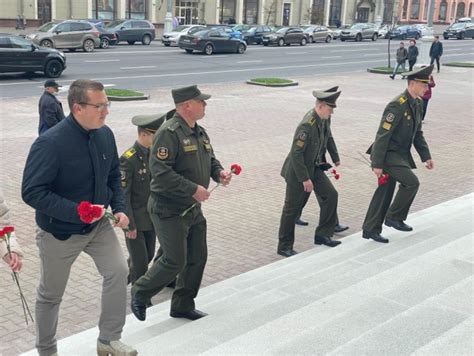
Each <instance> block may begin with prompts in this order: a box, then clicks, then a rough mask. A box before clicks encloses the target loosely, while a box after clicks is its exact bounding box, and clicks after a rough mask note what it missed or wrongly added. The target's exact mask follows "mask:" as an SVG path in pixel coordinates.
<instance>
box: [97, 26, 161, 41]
mask: <svg viewBox="0 0 474 356" xmlns="http://www.w3.org/2000/svg"><path fill="white" fill-rule="evenodd" d="M105 29H106V30H109V31H110V32H114V33H115V34H116V35H117V43H119V42H121V41H126V42H128V44H130V45H132V44H134V43H135V42H141V43H142V44H144V45H149V44H150V43H151V41H153V40H154V39H155V26H154V25H153V24H152V23H151V22H150V21H147V20H115V21H112V22H111V23H109V24H108V25H106V26H105Z"/></svg>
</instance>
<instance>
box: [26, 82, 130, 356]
mask: <svg viewBox="0 0 474 356" xmlns="http://www.w3.org/2000/svg"><path fill="white" fill-rule="evenodd" d="M68 102H69V108H70V110H71V114H70V115H69V116H68V117H67V118H66V119H64V120H62V121H61V122H60V123H59V124H57V125H56V126H54V127H53V128H52V129H50V130H48V131H47V132H45V133H44V134H42V135H40V136H39V137H38V138H37V139H36V141H35V142H34V143H33V145H32V146H31V150H30V153H29V155H28V158H27V161H26V165H25V170H24V173H23V184H22V197H23V200H24V201H25V203H27V204H28V205H30V206H31V207H32V208H34V209H35V210H36V223H37V225H38V227H39V229H38V235H37V237H36V241H37V245H38V249H39V256H40V262H41V269H40V270H41V272H40V281H39V286H38V289H37V296H36V348H37V349H38V353H39V355H40V356H43V355H53V354H55V353H57V341H56V336H55V335H56V328H57V325H58V315H59V306H60V303H61V299H62V296H63V294H64V290H65V288H66V284H67V280H68V278H69V271H70V270H71V266H72V264H73V263H74V261H75V260H76V258H77V257H78V256H79V254H81V252H85V253H87V254H88V255H90V256H91V257H92V259H93V260H94V263H95V265H96V266H97V269H98V270H99V273H100V274H101V275H102V277H103V289H102V312H101V316H100V320H99V339H98V341H97V353H98V354H104V355H105V354H111V355H117V354H120V355H124V356H136V355H137V352H136V350H134V349H133V348H132V347H130V346H127V345H125V344H123V343H122V342H120V340H119V339H120V337H121V333H122V328H123V326H124V324H125V312H126V299H127V296H126V294H127V284H126V283H127V273H128V268H127V263H126V261H125V257H124V255H123V252H122V248H121V246H120V244H119V242H118V240H117V236H116V235H115V232H114V229H113V227H112V225H111V224H110V222H109V220H108V219H106V218H103V217H104V214H105V210H106V209H107V208H108V207H111V209H112V212H113V214H114V217H115V226H117V227H120V228H126V227H127V226H128V222H129V221H128V218H127V216H126V215H125V213H124V212H125V209H126V208H125V202H124V197H123V193H122V189H121V187H120V169H119V158H118V155H117V148H116V144H115V138H114V135H113V133H112V131H111V130H110V128H108V127H107V126H105V118H106V116H107V115H108V113H109V111H108V107H109V102H108V101H107V96H106V94H105V91H104V86H103V85H102V84H101V83H98V82H95V81H91V80H76V81H75V82H73V83H72V84H71V86H70V88H69V95H68ZM82 201H87V202H90V203H92V204H94V206H95V207H96V208H98V209H100V212H101V215H100V217H97V218H94V219H93V220H92V221H91V222H90V223H85V222H83V221H82V220H81V219H80V217H79V214H78V206H79V203H80V202H82Z"/></svg>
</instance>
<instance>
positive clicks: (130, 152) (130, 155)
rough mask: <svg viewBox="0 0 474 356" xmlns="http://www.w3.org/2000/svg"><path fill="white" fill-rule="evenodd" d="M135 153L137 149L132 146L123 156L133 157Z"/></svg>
mask: <svg viewBox="0 0 474 356" xmlns="http://www.w3.org/2000/svg"><path fill="white" fill-rule="evenodd" d="M135 153H137V151H135V149H134V148H133V147H132V148H130V149H129V150H128V151H125V153H124V154H123V155H122V157H124V158H126V159H129V158H130V157H132V156H133V155H134V154H135Z"/></svg>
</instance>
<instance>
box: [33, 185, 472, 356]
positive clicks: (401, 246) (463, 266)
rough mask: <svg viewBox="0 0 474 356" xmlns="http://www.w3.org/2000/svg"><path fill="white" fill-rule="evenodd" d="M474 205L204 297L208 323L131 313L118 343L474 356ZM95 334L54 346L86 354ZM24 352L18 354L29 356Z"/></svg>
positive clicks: (432, 211) (143, 350)
mask: <svg viewBox="0 0 474 356" xmlns="http://www.w3.org/2000/svg"><path fill="white" fill-rule="evenodd" d="M473 199H474V194H469V195H466V196H463V197H460V198H457V199H454V200H452V201H449V202H446V203H443V204H440V205H437V206H434V207H431V208H429V209H426V210H423V211H420V212H417V213H415V214H412V215H410V217H409V218H408V220H407V223H408V224H410V225H412V226H413V227H414V231H413V232H409V233H403V232H398V231H396V230H393V229H390V228H385V231H384V236H385V237H387V238H389V239H390V243H389V244H379V243H376V242H374V241H368V240H365V239H362V238H361V233H360V232H359V233H356V234H354V235H352V236H350V237H347V238H345V239H344V240H343V243H342V245H340V246H338V247H336V248H334V249H331V248H326V247H321V246H318V247H315V248H314V249H312V250H309V251H306V252H304V253H300V254H298V255H297V256H294V257H291V258H288V259H282V260H281V261H278V262H275V263H272V264H270V265H267V266H264V267H262V268H259V269H256V270H253V271H250V272H248V273H245V274H242V275H239V276H236V277H234V278H231V279H228V280H225V281H222V282H220V283H216V284H213V285H211V286H209V287H206V288H203V289H202V290H201V291H200V293H199V296H198V298H197V299H196V305H197V307H198V309H200V310H202V311H205V312H207V313H209V316H207V317H205V318H203V319H200V320H197V321H194V322H190V321H187V320H182V319H173V318H170V317H169V316H168V313H169V302H165V303H162V304H159V305H156V306H154V307H152V308H150V309H148V311H147V314H148V315H147V320H146V322H140V321H138V320H137V319H135V317H134V316H133V315H128V317H127V323H126V325H125V329H124V333H123V339H122V340H123V341H124V342H125V343H128V344H130V345H133V346H135V347H136V348H137V350H138V351H139V355H140V356H145V355H150V356H151V355H195V354H204V355H265V354H268V355H323V354H329V355H357V356H360V355H377V356H379V355H407V354H414V355H450V356H451V355H473V354H474V350H473V345H474V343H473V334H474V333H473V331H474V327H473V326H474V325H473V304H474V298H473V261H474V250H473V235H474V234H473ZM97 335H98V330H97V328H94V329H90V330H86V331H84V332H82V333H79V334H77V335H73V336H71V337H68V338H65V339H63V340H60V341H59V354H60V355H94V354H95V340H96V338H97ZM35 354H36V353H35V352H34V351H30V352H29V353H27V354H25V355H35Z"/></svg>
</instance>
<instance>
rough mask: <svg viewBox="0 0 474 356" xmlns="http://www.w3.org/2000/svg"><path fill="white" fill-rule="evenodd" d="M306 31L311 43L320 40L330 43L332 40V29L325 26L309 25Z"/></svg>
mask: <svg viewBox="0 0 474 356" xmlns="http://www.w3.org/2000/svg"><path fill="white" fill-rule="evenodd" d="M304 32H305V33H306V34H307V35H308V42H309V43H313V42H318V41H324V42H326V43H329V42H331V40H332V31H331V30H330V29H329V28H327V27H325V26H308V27H306V28H305V29H304Z"/></svg>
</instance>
